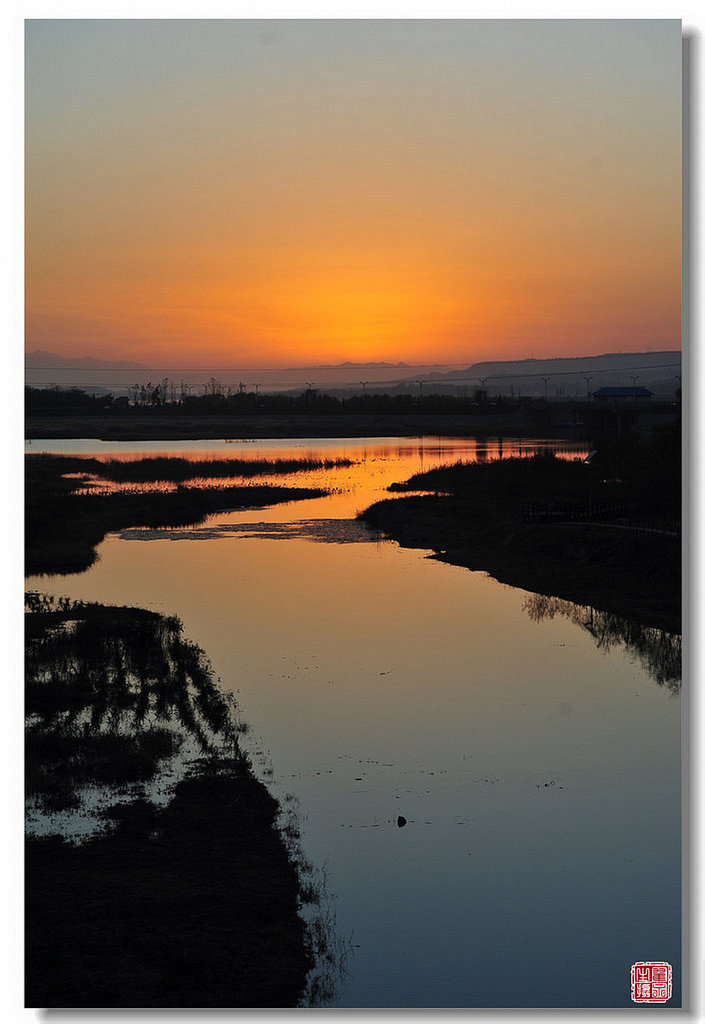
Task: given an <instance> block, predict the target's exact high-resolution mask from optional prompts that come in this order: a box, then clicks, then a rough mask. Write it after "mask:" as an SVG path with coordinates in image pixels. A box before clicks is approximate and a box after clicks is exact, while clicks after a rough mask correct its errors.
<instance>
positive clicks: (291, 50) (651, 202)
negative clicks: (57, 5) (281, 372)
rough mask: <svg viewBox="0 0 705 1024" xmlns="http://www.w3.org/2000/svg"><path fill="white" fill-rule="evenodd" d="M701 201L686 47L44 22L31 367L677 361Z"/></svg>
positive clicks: (601, 39)
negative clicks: (684, 81) (122, 362)
mask: <svg viewBox="0 0 705 1024" xmlns="http://www.w3.org/2000/svg"><path fill="white" fill-rule="evenodd" d="M680 203H681V28H680V23H679V22H678V21H568V20H566V21H530V22H527V21H460V20H446V21H427V20H420V21H414V20H409V21H403V20H391V21H373V20H361V21H323V20H314V21H304V20H291V21H266V20H265V21H247V20H237V19H235V20H229V21H169V20H153V21H132V20H127V21H110V20H95V21H93V20H90V21H89V20H77V21H71V20H61V21H48V20H35V21H29V22H28V23H27V30H26V204H27V205H26V259H27V270H26V313H27V336H26V337H27V348H28V349H30V350H33V349H38V348H41V349H46V350H49V351H51V352H54V353H57V354H59V355H62V356H67V357H68V356H84V355H90V356H93V357H96V358H100V359H131V360H137V361H139V362H142V363H147V364H156V363H161V364H162V365H165V364H168V365H169V366H171V367H178V366H188V365H207V364H210V365H213V366H221V367H222V366H243V367H245V366H260V367H264V366H294V365H303V364H314V363H338V362H342V361H345V360H352V361H361V362H362V361H367V360H386V361H390V362H396V361H398V360H404V361H406V362H410V363H429V362H434V363H470V362H473V361H475V360H479V359H488V358H492V359H504V358H506V359H512V358H522V357H524V356H530V355H533V356H536V357H537V358H539V357H543V356H554V355H564V356H570V355H581V354H586V355H587V354H595V353H601V352H607V351H618V350H621V351H638V350H649V349H668V348H678V347H679V346H680V334H681V327H680V314H681V291H680V274H681V209H680ZM195 361H197V362H195Z"/></svg>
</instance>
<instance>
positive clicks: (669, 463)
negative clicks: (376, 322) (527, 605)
mask: <svg viewBox="0 0 705 1024" xmlns="http://www.w3.org/2000/svg"><path fill="white" fill-rule="evenodd" d="M391 489H393V490H395V491H402V492H403V491H413V492H419V491H426V492H431V493H427V494H418V493H415V494H410V495H409V496H408V497H405V498H403V499H401V500H399V499H395V500H387V501H382V502H377V503H376V504H375V505H372V506H371V507H370V508H368V509H367V510H366V511H365V512H363V513H362V514H361V518H362V519H363V520H364V521H365V522H366V523H368V524H369V525H370V526H373V527H374V528H376V529H378V530H381V531H382V532H383V533H384V534H386V535H387V536H388V537H391V538H392V539H394V540H396V541H398V542H399V543H400V544H402V545H404V546H406V547H419V548H429V549H431V550H433V551H435V552H436V554H437V557H439V558H442V559H443V560H445V561H449V562H452V563H454V564H457V565H465V566H468V567H469V568H471V569H478V570H484V571H486V572H488V573H490V575H492V576H494V577H495V578H496V579H498V580H500V581H501V582H503V583H508V584H510V585H512V586H516V587H521V588H523V589H525V590H529V591H533V592H538V593H541V594H550V595H553V596H556V597H560V598H563V599H565V600H568V601H572V602H576V603H578V604H582V605H590V606H592V607H594V608H597V609H600V610H601V611H605V612H612V613H614V614H616V615H621V616H624V617H626V618H634V619H636V620H637V621H639V622H642V623H644V624H645V625H651V626H655V627H660V628H663V629H667V630H669V631H672V632H680V629H681V563H680V516H681V507H680V501H681V487H680V433H679V431H678V430H677V429H673V428H672V429H670V430H668V431H665V432H662V433H659V434H656V435H654V436H653V437H652V438H651V439H642V438H639V437H628V438H625V439H623V440H621V441H620V442H618V443H617V442H614V443H611V444H610V443H608V442H605V444H604V447H603V448H601V449H599V450H598V452H597V455H595V456H594V457H593V458H592V459H591V460H590V462H589V463H585V462H582V461H572V462H570V461H566V460H562V459H558V458H555V457H553V456H552V455H551V453H548V455H547V456H546V455H540V456H535V457H533V458H530V459H504V460H498V461H495V462H490V463H474V464H468V465H465V464H457V465H455V466H450V467H445V468H440V469H435V470H431V471H429V472H428V473H422V474H418V475H416V476H414V477H412V478H411V479H410V480H408V481H406V482H405V483H402V484H396V485H393V487H392V488H391Z"/></svg>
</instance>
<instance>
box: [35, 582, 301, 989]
mask: <svg viewBox="0 0 705 1024" xmlns="http://www.w3.org/2000/svg"><path fill="white" fill-rule="evenodd" d="M27 723H28V724H27V746H26V757H27V771H26V780H27V790H28V793H27V795H28V799H29V800H30V802H31V803H33V804H34V806H35V808H39V810H40V812H41V813H42V814H43V815H44V821H45V825H44V829H45V831H48V833H49V834H45V835H43V836H41V837H40V836H39V835H37V834H34V835H33V836H31V837H30V838H28V840H27V850H26V876H25V884H26V1001H27V1005H29V1006H46V1007H108V1008H116V1007H195V1006H200V1007H293V1006H296V1005H297V1003H298V1001H299V1000H300V999H301V997H302V994H303V992H304V989H305V985H306V978H307V972H308V971H309V969H310V968H311V967H312V965H313V962H314V958H313V952H312V948H311V947H312V943H311V940H310V937H309V934H308V931H307V929H306V927H305V925H304V923H303V921H302V919H301V917H300V914H299V908H300V906H301V905H302V903H303V902H304V901H305V900H306V901H310V900H311V899H315V896H316V892H315V887H312V886H311V883H310V881H309V880H306V881H304V878H303V872H304V870H305V865H303V864H302V862H301V860H297V859H296V857H295V856H292V848H291V845H290V844H289V843H288V842H287V840H286V837H285V836H284V835H283V834H282V831H281V830H280V828H279V827H278V825H277V814H278V810H279V808H278V804H277V802H276V801H275V800H274V799H273V797H272V796H271V795H270V794H269V792H268V791H267V789H266V788H265V787H264V786H263V785H262V784H261V783H260V782H258V781H257V780H256V779H255V778H254V776H253V774H252V771H251V768H250V765H249V761H248V759H247V758H246V757H245V756H243V754H242V753H241V751H240V748H239V744H238V735H239V731H238V730H239V729H241V728H242V727H241V726H240V727H238V725H237V723H236V721H235V719H234V715H233V707H232V705H231V704H230V703H229V702H228V701H227V700H226V699H225V698H224V697H223V695H222V694H221V693H220V691H219V690H218V687H217V686H216V684H215V683H214V681H213V678H212V675H211V672H210V669H209V666H208V664H207V662H206V660H205V658H204V656H203V653H202V652H201V651H199V649H198V648H197V647H195V646H194V645H193V644H191V643H189V642H188V641H187V640H185V639H184V638H183V636H182V633H181V626H180V623H179V622H178V620H176V619H165V618H163V617H162V616H159V615H156V614H155V613H152V612H148V611H145V610H142V609H135V608H110V607H104V606H101V605H82V604H78V605H77V604H71V603H70V602H68V601H65V602H63V601H62V602H60V603H57V602H51V601H47V600H46V599H45V598H41V597H40V596H38V595H34V596H33V598H31V599H30V602H29V608H28V615H27ZM189 744H191V753H190V754H189V756H188V758H187V761H186V766H185V767H182V770H181V775H182V777H181V778H180V781H178V782H177V783H176V785H175V786H172V785H171V784H170V782H169V780H170V778H171V776H172V774H173V772H174V767H173V766H174V763H175V762H174V758H175V757H176V759H177V761H178V758H179V752H180V751H181V750H183V749H185V748H186V747H187V746H188V745H189ZM184 773H185V774H184ZM177 777H178V772H177ZM160 780H161V784H162V788H164V787H166V798H165V799H162V800H161V801H155V800H154V799H153V798H152V797H150V790H149V787H150V786H152V787H154V786H155V785H156V786H157V787H158V785H159V783H160ZM95 787H98V791H100V792H102V793H106V792H107V803H106V802H105V801H104V804H103V809H102V810H96V797H95V793H96V789H95ZM146 787H147V788H146ZM170 787H171V788H170ZM111 795H112V799H113V800H115V801H116V802H114V803H112V804H111V803H110V800H111ZM67 811H74V812H75V813H76V814H77V815H78V817H79V820H84V819H85V818H86V817H91V816H93V817H94V818H96V819H97V823H98V824H99V823H101V822H102V824H103V826H104V827H103V829H102V831H96V830H95V829H94V832H93V834H92V835H90V837H89V838H87V839H85V840H84V841H83V842H80V843H76V842H71V841H69V840H68V838H67V836H66V835H65V834H62V829H61V827H60V826H55V827H53V828H52V824H51V823H52V822H53V821H55V820H56V819H54V818H52V814H55V813H56V812H64V813H66V812H67ZM47 816H48V817H47ZM47 821H49V826H48V827H47V825H46V822H47ZM64 830H65V826H64ZM35 832H36V830H35Z"/></svg>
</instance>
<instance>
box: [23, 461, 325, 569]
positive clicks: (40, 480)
mask: <svg viewBox="0 0 705 1024" xmlns="http://www.w3.org/2000/svg"><path fill="white" fill-rule="evenodd" d="M96 461H97V460H94V459H78V458H64V457H62V456H52V455H29V456H27V457H26V459H25V531H26V533H25V548H26V555H25V558H26V560H25V571H26V573H27V574H28V575H34V574H36V573H72V572H81V571H83V570H84V569H87V568H88V567H89V566H90V565H92V564H93V562H94V561H95V557H96V553H95V548H96V546H97V545H98V544H99V543H100V542H101V541H102V540H103V538H104V537H105V535H106V534H107V533H112V532H115V531H117V530H124V529H128V528H130V527H135V526H151V527H160V526H192V525H194V524H196V523H199V522H202V521H203V519H205V517H206V516H207V515H209V514H210V513H212V512H216V511H218V510H220V509H228V508H260V507H262V506H264V505H273V504H277V503H280V502H286V501H297V500H301V499H304V498H318V497H322V496H323V495H324V494H326V493H327V492H326V491H324V490H321V489H318V488H305V487H277V486H269V485H256V484H251V485H242V486H232V487H227V486H226V487H217V488H211V489H204V488H197V489H196V488H189V487H177V489H176V490H175V491H172V492H169V493H159V492H150V493H139V492H138V493H117V494H109V495H92V494H76V493H75V492H76V491H77V489H79V488H80V487H81V486H82V480H80V479H78V478H75V477H74V478H68V477H67V476H66V475H65V474H66V473H77V474H82V473H85V474H90V473H92V472H93V471H94V466H93V463H95V462H96ZM141 461H142V460H137V461H135V462H130V463H127V464H126V465H128V466H129V467H131V468H130V470H129V472H131V473H133V474H139V473H140V472H142V470H141V469H140V462H141ZM147 461H150V462H151V461H152V460H147ZM176 461H180V460H176ZM153 472H154V467H148V469H147V470H146V474H147V475H146V476H143V477H141V478H139V479H142V480H144V479H150V478H153V477H150V474H152V473H153ZM137 478H138V477H135V479H137Z"/></svg>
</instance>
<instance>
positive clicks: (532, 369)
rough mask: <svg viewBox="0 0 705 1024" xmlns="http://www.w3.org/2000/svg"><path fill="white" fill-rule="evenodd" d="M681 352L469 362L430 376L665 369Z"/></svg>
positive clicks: (676, 362) (604, 354)
mask: <svg viewBox="0 0 705 1024" xmlns="http://www.w3.org/2000/svg"><path fill="white" fill-rule="evenodd" d="M680 361H681V352H680V349H663V350H661V351H658V352H605V353H603V354H602V355H596V356H558V357H553V358H550V359H533V358H532V359H498V360H492V361H490V360H485V361H484V362H481V363H472V365H470V366H469V367H468V368H467V370H450V371H449V372H448V373H442V374H441V373H433V374H430V375H429V376H430V377H433V379H434V380H435V379H443V380H448V381H450V380H452V379H453V378H459V377H478V378H481V377H489V376H495V375H500V374H501V375H503V376H517V377H519V376H520V377H526V376H530V375H532V374H536V375H541V374H548V373H555V374H559V373H561V374H562V373H582V372H590V371H592V372H595V373H606V372H609V371H610V370H612V369H614V370H615V371H619V370H629V369H633V368H636V367H648V368H653V369H658V368H661V367H663V368H665V367H666V366H670V365H671V364H673V365H674V366H675V365H680Z"/></svg>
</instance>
